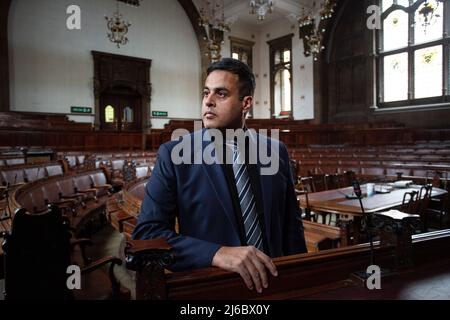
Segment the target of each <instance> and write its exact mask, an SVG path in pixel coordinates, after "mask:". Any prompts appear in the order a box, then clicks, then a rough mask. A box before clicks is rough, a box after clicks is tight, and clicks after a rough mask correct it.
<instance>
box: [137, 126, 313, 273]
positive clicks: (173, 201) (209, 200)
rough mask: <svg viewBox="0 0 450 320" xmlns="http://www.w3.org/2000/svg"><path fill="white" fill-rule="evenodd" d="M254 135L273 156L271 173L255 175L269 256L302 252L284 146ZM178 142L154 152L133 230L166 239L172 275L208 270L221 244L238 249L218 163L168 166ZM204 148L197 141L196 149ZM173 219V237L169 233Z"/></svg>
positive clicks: (230, 205)
mask: <svg viewBox="0 0 450 320" xmlns="http://www.w3.org/2000/svg"><path fill="white" fill-rule="evenodd" d="M205 131H207V130H205V129H204V130H202V131H198V132H197V134H199V133H202V132H203V133H205ZM193 136H194V134H191V135H189V136H188V137H193ZM255 136H256V138H257V140H258V147H259V148H267V150H270V149H271V150H272V151H271V152H275V153H274V154H273V155H278V156H279V170H278V171H277V172H276V174H274V175H260V181H261V189H262V199H263V206H262V207H263V210H264V223H265V233H266V235H265V236H266V239H267V244H268V246H269V250H270V255H271V256H272V257H278V256H284V255H291V254H296V253H304V252H307V250H306V245H305V240H304V234H303V225H302V222H301V214H300V211H299V209H298V205H297V200H296V196H295V191H294V186H293V181H292V175H291V169H290V165H289V157H288V152H287V150H286V147H285V146H284V144H283V143H281V142H279V141H277V140H272V139H269V138H267V137H265V136H262V135H257V134H255V135H254V137H255ZM178 143H179V141H171V142H168V143H165V144H163V145H161V147H160V148H159V151H158V159H157V162H156V165H155V167H154V170H153V172H152V175H151V177H150V180H149V182H148V183H147V185H146V190H145V196H144V200H143V202H142V207H141V213H140V215H139V217H138V224H137V225H136V228H135V230H134V232H133V238H134V239H153V238H158V237H165V238H167V239H168V242H169V244H170V245H171V246H172V247H173V250H174V254H175V263H174V264H173V265H172V266H171V267H170V269H172V270H174V271H181V270H189V269H194V268H202V267H208V266H211V262H212V258H213V257H214V255H215V253H216V252H217V250H218V249H219V248H220V247H221V246H240V245H241V241H240V238H239V232H238V230H239V229H238V225H237V221H236V216H235V213H234V210H233V203H232V199H231V193H230V191H229V190H228V186H227V182H226V177H225V175H224V171H223V170H222V167H221V165H220V164H204V163H203V164H174V163H173V162H172V160H171V152H172V150H173V149H174V148H175V147H176V146H177V144H178ZM208 144H209V143H208V142H203V143H202V148H201V149H202V150H204V149H205V147H206V146H207V145H208ZM194 153H197V156H198V150H196V149H195V148H192V151H191V154H190V155H189V156H190V158H191V159H193V157H194V156H196V155H195V154H194ZM266 154H270V153H266ZM266 166H268V165H266ZM257 167H258V170H259V172H260V173H261V169H262V168H263V167H264V165H263V164H262V163H261V162H259V160H258V164H257ZM176 217H177V218H178V224H179V234H177V233H176V232H175V230H174V229H175V227H174V225H175V218H176Z"/></svg>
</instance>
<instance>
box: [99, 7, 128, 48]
mask: <svg viewBox="0 0 450 320" xmlns="http://www.w3.org/2000/svg"><path fill="white" fill-rule="evenodd" d="M105 19H106V21H107V27H108V30H109V33H108V39H109V40H110V41H111V42H113V43H115V44H116V45H117V48H120V46H121V45H122V46H123V45H125V44H127V43H128V38H127V37H126V34H127V33H128V28H129V27H130V26H131V23H128V22H127V21H125V20H123V17H122V14H121V13H120V12H119V2H116V11H115V12H114V13H113V17H112V18H109V17H107V16H105Z"/></svg>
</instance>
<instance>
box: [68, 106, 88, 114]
mask: <svg viewBox="0 0 450 320" xmlns="http://www.w3.org/2000/svg"><path fill="white" fill-rule="evenodd" d="M70 112H72V113H92V108H91V107H70Z"/></svg>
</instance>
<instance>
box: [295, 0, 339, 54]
mask: <svg viewBox="0 0 450 320" xmlns="http://www.w3.org/2000/svg"><path fill="white" fill-rule="evenodd" d="M335 7H336V0H322V1H321V3H320V5H319V6H318V7H317V6H316V2H313V6H312V7H311V8H308V9H306V8H305V7H304V8H303V13H302V15H301V16H300V17H298V18H297V21H298V24H299V26H300V35H301V37H302V38H303V40H304V47H305V56H307V57H308V56H310V55H312V56H313V58H314V61H317V57H318V55H319V53H320V52H322V50H323V49H325V47H324V46H323V44H322V41H323V34H324V33H325V28H324V27H322V22H323V21H325V20H327V19H329V18H331V17H332V16H333V14H334V8H335Z"/></svg>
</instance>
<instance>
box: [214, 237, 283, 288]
mask: <svg viewBox="0 0 450 320" xmlns="http://www.w3.org/2000/svg"><path fill="white" fill-rule="evenodd" d="M212 265H213V266H214V267H219V268H221V269H224V270H227V271H232V272H237V273H239V274H240V275H241V277H242V279H244V282H245V284H246V285H247V287H248V288H249V289H250V290H253V288H254V287H255V288H256V291H257V292H259V293H261V292H262V288H263V287H264V288H267V287H268V286H269V281H268V277H267V272H266V268H267V269H269V271H270V273H271V274H272V275H273V276H274V277H276V276H278V272H277V268H276V267H275V265H274V264H273V262H272V259H270V258H269V257H268V256H267V255H265V254H264V253H263V252H261V251H259V250H258V249H256V248H255V247H253V246H249V247H221V248H220V249H219V250H218V251H217V252H216V254H215V255H214V257H213V260H212Z"/></svg>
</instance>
